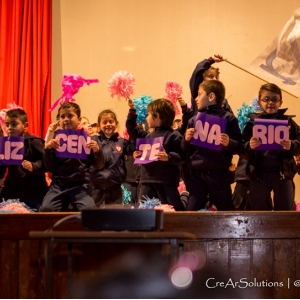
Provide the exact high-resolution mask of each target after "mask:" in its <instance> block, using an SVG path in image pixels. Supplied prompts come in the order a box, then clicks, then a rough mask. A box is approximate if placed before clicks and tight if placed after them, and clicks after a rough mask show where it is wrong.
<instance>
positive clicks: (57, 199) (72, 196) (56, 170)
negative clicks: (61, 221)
mask: <svg viewBox="0 0 300 300" xmlns="http://www.w3.org/2000/svg"><path fill="white" fill-rule="evenodd" d="M58 114H59V121H60V128H61V129H65V130H77V128H78V125H79V123H80V120H81V117H80V114H81V110H80V107H79V105H78V104H76V103H74V102H68V103H65V104H63V105H62V106H61V107H60V108H59V110H58ZM82 130H83V129H82ZM86 147H88V148H90V149H91V150H92V151H91V152H90V154H89V155H88V158H87V159H77V158H61V157H57V156H56V149H58V148H59V141H58V140H57V139H55V136H54V138H53V139H50V140H49V141H48V142H47V143H46V144H45V150H44V164H45V166H46V169H47V171H48V172H51V173H52V182H51V185H50V187H49V191H48V193H47V194H46V195H45V197H44V200H43V203H42V206H41V209H40V211H42V212H50V211H62V210H63V209H66V208H67V207H68V205H69V204H71V205H72V206H73V208H74V210H82V209H85V208H93V207H95V204H94V201H93V197H92V195H91V191H90V188H89V186H88V182H89V171H90V167H91V166H92V165H94V166H95V167H96V168H97V169H100V168H102V167H103V165H104V161H103V153H102V151H101V150H100V148H99V145H98V143H97V140H96V137H95V138H94V137H91V141H90V142H88V143H87V144H86Z"/></svg>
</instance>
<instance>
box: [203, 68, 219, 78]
mask: <svg viewBox="0 0 300 300" xmlns="http://www.w3.org/2000/svg"><path fill="white" fill-rule="evenodd" d="M210 70H215V71H216V72H217V76H218V77H219V75H220V70H219V68H215V67H210V68H209V69H208V70H205V71H204V73H203V78H204V77H205V76H206V75H207V73H208V72H209V71H210Z"/></svg>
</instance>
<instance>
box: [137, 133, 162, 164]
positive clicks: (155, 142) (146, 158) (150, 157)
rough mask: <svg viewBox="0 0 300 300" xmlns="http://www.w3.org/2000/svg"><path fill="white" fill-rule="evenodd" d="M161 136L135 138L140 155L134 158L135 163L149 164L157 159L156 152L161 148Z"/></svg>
mask: <svg viewBox="0 0 300 300" xmlns="http://www.w3.org/2000/svg"><path fill="white" fill-rule="evenodd" d="M163 142H164V138H163V137H157V138H146V139H137V140H136V149H137V151H140V152H141V153H142V154H141V156H139V157H137V158H136V159H135V160H134V163H135V164H149V163H151V162H153V161H157V156H156V155H157V153H158V152H159V151H162V150H163Z"/></svg>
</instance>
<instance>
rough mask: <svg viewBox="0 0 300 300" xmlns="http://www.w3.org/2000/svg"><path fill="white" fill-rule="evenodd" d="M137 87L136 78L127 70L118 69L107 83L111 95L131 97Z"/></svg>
mask: <svg viewBox="0 0 300 300" xmlns="http://www.w3.org/2000/svg"><path fill="white" fill-rule="evenodd" d="M134 87H135V78H134V77H133V76H132V74H130V73H129V72H127V71H118V72H116V73H115V74H113V75H112V77H111V78H110V79H109V81H108V83H107V88H108V91H109V92H110V95H111V97H114V96H117V97H118V99H120V98H121V97H123V98H125V99H126V100H128V99H130V95H132V94H133V92H134Z"/></svg>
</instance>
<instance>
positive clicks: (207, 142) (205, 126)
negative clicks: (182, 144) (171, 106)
mask: <svg viewBox="0 0 300 300" xmlns="http://www.w3.org/2000/svg"><path fill="white" fill-rule="evenodd" d="M226 124H227V119H223V118H219V117H216V116H212V115H208V114H204V113H198V114H197V116H196V119H195V129H196V132H195V134H194V135H193V137H192V138H191V144H193V145H196V146H200V147H204V148H208V149H212V150H218V151H220V150H221V149H222V144H221V141H220V137H221V133H225V129H226Z"/></svg>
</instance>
